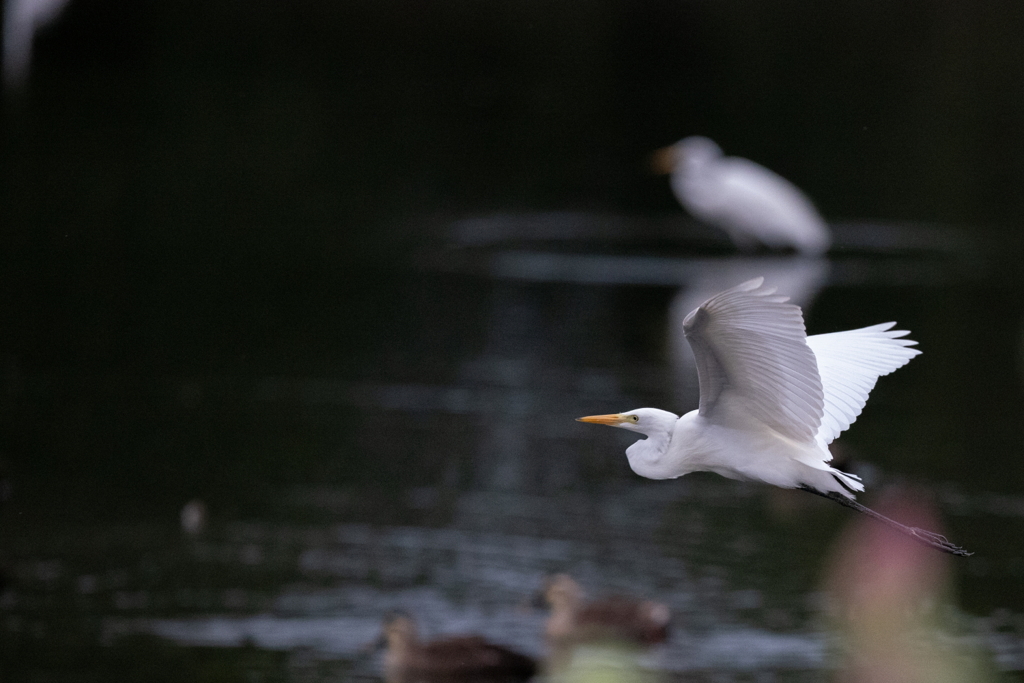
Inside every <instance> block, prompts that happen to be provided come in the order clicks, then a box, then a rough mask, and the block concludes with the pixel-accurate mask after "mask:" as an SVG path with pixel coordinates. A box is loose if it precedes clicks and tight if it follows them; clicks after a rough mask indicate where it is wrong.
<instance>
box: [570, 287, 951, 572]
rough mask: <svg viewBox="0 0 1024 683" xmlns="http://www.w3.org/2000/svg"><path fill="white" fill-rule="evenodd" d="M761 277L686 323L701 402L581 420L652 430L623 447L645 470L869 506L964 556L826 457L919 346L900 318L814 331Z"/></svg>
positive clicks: (908, 531)
mask: <svg viewBox="0 0 1024 683" xmlns="http://www.w3.org/2000/svg"><path fill="white" fill-rule="evenodd" d="M763 282H764V278H756V279H754V280H750V281H748V282H744V283H743V284H741V285H738V286H736V287H733V288H732V289H728V290H726V291H724V292H721V293H720V294H716V295H715V296H713V297H711V298H710V299H708V300H707V301H705V302H704V303H703V304H701V305H700V306H699V307H698V308H697V309H695V310H694V311H693V312H691V313H690V314H689V315H688V316H687V317H686V319H685V320H684V321H683V329H684V331H685V334H686V338H687V340H688V341H689V342H690V346H691V347H692V348H693V355H694V358H695V360H696V363H697V375H698V380H699V383H700V407H699V408H698V409H697V410H693V411H691V412H689V413H686V414H685V415H683V416H682V417H680V416H678V415H676V414H674V413H670V412H668V411H665V410H659V409H657V408H640V409H638V410H630V411H627V412H625V413H616V414H613V415H593V416H590V417H582V418H579V419H580V421H582V422H591V423H594V424H604V425H609V426H612V427H621V428H623V429H628V430H630V431H633V432H639V433H640V434H644V435H646V436H647V438H646V439H644V440H641V441H637V442H636V443H634V444H633V445H632V446H630V447H629V448H628V449H626V457H627V458H628V459H629V466H630V468H631V469H632V470H633V471H634V472H636V473H637V474H639V475H640V476H642V477H647V478H649V479H674V478H676V477H680V476H682V475H684V474H688V473H690V472H716V473H718V474H720V475H722V476H724V477H728V478H730V479H738V480H741V481H759V482H764V483H767V484H772V485H774V486H779V487H781V488H786V489H802V490H805V491H809V492H811V493H815V494H818V495H820V496H824V497H825V498H829V499H831V500H834V501H836V502H838V503H841V504H842V505H845V506H847V507H850V508H853V509H855V510H857V511H858V512H863V513H865V514H868V515H871V516H872V517H874V518H875V519H878V520H879V521H882V522H884V523H885V524H887V525H889V526H890V527H892V528H894V529H897V530H899V531H901V532H903V533H906V534H909V535H910V536H912V537H914V538H915V539H917V540H919V541H921V542H922V543H925V544H927V545H930V546H932V547H934V548H938V549H940V550H943V551H945V552H949V553H952V554H955V555H967V554H969V553H966V552H965V551H964V550H963V549H962V548H959V547H958V546H955V545H953V544H952V543H950V542H949V541H947V540H946V539H945V538H943V537H942V536H940V535H938V534H933V533H931V532H928V531H924V530H922V529H917V528H912V527H907V526H904V525H902V524H899V523H898V522H895V521H893V520H891V519H889V518H887V517H884V516H882V515H880V514H878V513H876V512H874V511H873V510H870V509H869V508H866V507H864V506H863V505H861V504H860V503H857V502H856V501H854V500H853V495H852V493H853V492H854V491H863V490H864V486H863V484H861V482H860V479H859V478H858V477H857V476H856V475H852V474H848V473H846V472H842V471H840V470H838V469H836V468H834V467H832V466H830V465H829V461H830V460H831V459H832V455H831V453H829V450H828V445H829V443H831V442H832V440H833V439H835V438H836V437H838V436H839V434H840V433H841V432H843V431H844V430H846V429H847V428H848V427H849V426H850V424H851V423H852V422H853V421H854V420H856V419H857V416H858V415H860V412H861V410H862V409H863V407H864V404H865V403H866V402H867V399H868V394H869V393H870V392H871V389H873V388H874V386H875V382H876V381H877V379H878V378H879V377H880V376H882V375H887V374H889V373H890V372H893V371H894V370H896V369H897V368H900V367H903V366H904V365H906V364H907V363H908V362H909V361H910V359H911V358H913V357H914V356H916V355H918V354H919V353H920V351H917V350H916V349H912V348H909V347H910V346H912V345H914V344H916V342H914V341H911V340H909V339H901V338H900V337H903V336H904V335H906V334H907V332H906V331H903V330H893V329H891V328H892V327H893V325H895V323H882V324H880V325H873V326H871V327H865V328H861V329H857V330H847V331H845V332H833V333H830V334H819V335H815V336H812V337H808V336H807V334H806V331H805V329H804V320H803V316H802V315H801V313H800V308H799V307H797V306H794V305H792V304H789V303H786V302H787V301H788V299H787V298H786V297H783V296H774V293H775V290H774V289H771V288H767V287H764V286H762V285H763Z"/></svg>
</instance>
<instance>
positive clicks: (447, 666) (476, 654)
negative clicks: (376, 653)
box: [382, 614, 537, 683]
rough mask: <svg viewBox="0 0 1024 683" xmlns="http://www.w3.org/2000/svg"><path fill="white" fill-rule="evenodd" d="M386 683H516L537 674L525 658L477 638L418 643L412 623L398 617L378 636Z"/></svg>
mask: <svg viewBox="0 0 1024 683" xmlns="http://www.w3.org/2000/svg"><path fill="white" fill-rule="evenodd" d="M382 637H383V639H384V641H385V642H386V645H387V652H386V653H385V655H384V680H385V682H386V683H443V682H444V681H468V680H472V681H488V682H495V683H496V682H499V681H501V682H508V683H513V682H519V681H525V680H527V679H529V678H531V677H532V676H533V675H534V674H535V673H536V672H537V665H536V663H535V662H534V661H533V660H532V659H531V658H529V657H527V656H526V655H522V654H519V653H518V652H514V651H512V650H510V649H508V648H505V647H502V646H500V645H494V644H493V643H489V642H487V641H486V640H484V639H483V638H481V637H480V636H456V637H449V638H443V639H439V640H433V641H430V642H427V643H423V642H420V639H419V634H418V632H417V629H416V623H415V622H414V621H413V620H412V618H411V617H409V616H407V615H404V614H398V615H393V616H390V617H388V618H387V619H386V620H385V622H384V632H383V635H382Z"/></svg>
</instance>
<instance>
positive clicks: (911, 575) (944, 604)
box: [824, 489, 995, 683]
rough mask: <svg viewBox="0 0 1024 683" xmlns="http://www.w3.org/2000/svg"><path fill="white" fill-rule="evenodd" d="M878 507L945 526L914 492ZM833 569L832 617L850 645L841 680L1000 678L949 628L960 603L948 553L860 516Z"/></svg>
mask: <svg viewBox="0 0 1024 683" xmlns="http://www.w3.org/2000/svg"><path fill="white" fill-rule="evenodd" d="M876 509H877V510H879V511H881V512H882V514H884V515H887V516H891V517H895V518H897V519H902V520H904V521H905V522H906V523H907V524H910V525H912V526H921V527H924V528H929V529H935V528H938V527H939V526H940V523H939V519H938V516H937V515H936V514H935V509H934V506H932V505H931V504H930V503H929V502H928V501H927V500H926V499H925V498H924V497H922V496H920V495H918V494H915V493H914V492H913V491H909V490H907V489H893V490H890V491H888V492H887V493H886V494H885V495H883V497H882V498H881V499H880V500H879V501H878V504H877V506H876ZM825 569H826V573H825V581H824V583H825V585H824V588H825V593H826V596H827V603H826V604H827V608H826V609H827V614H828V617H829V618H830V619H831V621H832V623H833V625H834V626H835V627H836V629H837V630H838V631H839V633H840V635H841V636H842V638H843V645H844V655H843V656H844V661H843V662H842V665H841V666H840V667H839V672H838V675H837V676H836V678H835V680H836V681H838V683H895V682H899V683H946V682H949V683H952V682H954V681H956V682H958V683H960V682H967V681H971V682H981V681H994V680H995V677H994V674H993V672H992V671H991V669H990V667H988V666H985V665H984V664H983V663H982V659H981V658H980V657H979V656H977V653H974V652H971V651H970V650H969V648H967V647H965V646H964V645H962V644H961V643H957V642H955V635H956V634H954V633H951V632H950V630H949V628H950V626H951V624H949V623H943V622H948V621H949V619H948V617H949V615H950V612H951V610H950V609H948V608H949V605H950V603H951V602H952V599H953V596H952V591H951V588H950V585H949V561H948V558H947V557H946V556H945V555H941V554H939V553H935V552H932V551H931V550H930V549H929V548H927V547H926V546H924V545H921V544H920V543H915V542H914V541H913V540H911V539H909V538H908V537H906V536H904V535H902V534H899V533H896V532H894V531H893V530H891V529H888V528H887V527H885V526H882V525H880V524H873V523H871V522H870V521H869V520H868V519H866V518H859V519H857V520H856V521H855V522H853V523H852V524H850V526H849V528H848V529H847V531H846V533H844V534H843V536H842V537H841V538H840V539H839V540H838V542H837V544H836V549H835V550H834V551H833V553H832V557H831V558H830V559H829V561H828V562H827V564H826V568H825Z"/></svg>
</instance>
